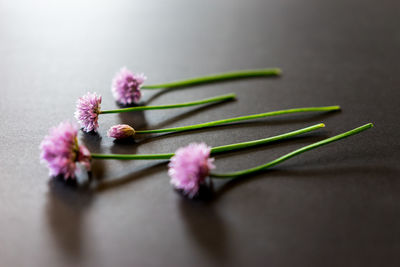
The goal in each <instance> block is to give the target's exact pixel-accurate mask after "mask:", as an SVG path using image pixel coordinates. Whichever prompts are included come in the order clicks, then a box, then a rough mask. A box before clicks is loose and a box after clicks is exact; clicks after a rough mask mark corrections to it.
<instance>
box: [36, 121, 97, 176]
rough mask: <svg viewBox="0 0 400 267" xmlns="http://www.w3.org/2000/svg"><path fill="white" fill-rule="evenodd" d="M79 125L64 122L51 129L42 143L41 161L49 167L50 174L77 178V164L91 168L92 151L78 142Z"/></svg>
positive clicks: (87, 168)
mask: <svg viewBox="0 0 400 267" xmlns="http://www.w3.org/2000/svg"><path fill="white" fill-rule="evenodd" d="M77 136H78V127H77V125H75V124H73V123H70V122H62V123H60V124H59V125H58V126H57V127H53V128H51V129H50V132H49V135H46V136H45V137H44V139H43V141H42V142H41V144H40V149H41V154H40V159H41V162H42V163H44V164H46V165H47V167H48V168H49V174H50V176H58V175H63V176H64V178H65V179H69V178H71V179H72V178H75V177H76V171H77V164H81V165H82V166H84V167H85V168H86V170H87V171H89V170H90V152H89V150H88V149H87V148H86V147H85V146H83V145H79V144H78V138H77Z"/></svg>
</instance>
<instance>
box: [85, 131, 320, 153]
mask: <svg viewBox="0 0 400 267" xmlns="http://www.w3.org/2000/svg"><path fill="white" fill-rule="evenodd" d="M322 127H325V125H324V124H323V123H320V124H316V125H313V126H310V127H306V128H303V129H299V130H296V131H292V132H289V133H285V134H280V135H276V136H272V137H268V138H264V139H259V140H253V141H248V142H242V143H236V144H231V145H224V146H217V147H214V148H212V149H211V154H212V155H214V154H218V153H222V152H228V151H234V150H240V149H244V148H249V147H255V146H259V145H263V144H268V143H271V142H274V141H278V140H283V139H287V138H290V137H294V136H297V135H300V134H303V133H307V132H311V131H314V130H317V129H320V128H322ZM173 155H174V153H165V154H147V155H146V154H142V155H137V154H95V153H93V154H91V156H92V158H94V159H121V160H149V159H170V158H171V157H172V156H173Z"/></svg>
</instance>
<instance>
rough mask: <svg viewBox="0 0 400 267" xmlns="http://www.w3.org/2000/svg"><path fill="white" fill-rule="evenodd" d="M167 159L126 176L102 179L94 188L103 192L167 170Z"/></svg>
mask: <svg viewBox="0 0 400 267" xmlns="http://www.w3.org/2000/svg"><path fill="white" fill-rule="evenodd" d="M166 163H167V161H165V160H164V161H158V162H152V163H150V164H148V165H146V166H144V167H142V168H140V169H138V170H136V171H134V172H132V173H130V174H128V175H126V176H124V177H120V178H116V179H112V180H107V181H102V182H99V183H96V184H95V185H94V186H92V189H93V190H94V191H95V192H97V193H100V192H103V191H106V190H110V189H113V188H116V187H120V186H123V185H125V184H128V183H131V182H134V181H136V180H138V179H141V178H144V177H146V176H149V175H152V174H154V173H157V172H160V171H165V170H166V167H165V165H166Z"/></svg>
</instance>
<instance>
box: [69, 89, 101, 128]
mask: <svg viewBox="0 0 400 267" xmlns="http://www.w3.org/2000/svg"><path fill="white" fill-rule="evenodd" d="M100 106H101V96H100V95H97V94H96V93H87V94H86V95H84V96H82V97H80V98H79V99H78V101H77V102H76V111H75V118H76V120H77V121H78V122H79V124H80V125H81V126H82V129H83V130H84V131H85V132H90V131H96V130H97V129H98V128H99V122H98V120H99V114H100V111H101V110H100Z"/></svg>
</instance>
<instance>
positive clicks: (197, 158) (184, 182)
mask: <svg viewBox="0 0 400 267" xmlns="http://www.w3.org/2000/svg"><path fill="white" fill-rule="evenodd" d="M210 152H211V147H209V146H207V145H206V144H205V143H199V144H197V143H191V144H189V145H188V146H186V147H182V148H179V149H178V150H177V151H176V152H175V155H174V156H173V157H172V158H171V161H170V163H169V164H168V167H169V169H168V174H169V176H170V177H171V180H170V182H171V184H172V185H173V186H174V187H175V188H176V189H178V190H182V191H183V193H184V194H186V195H188V196H189V197H190V198H192V197H194V196H195V195H196V194H197V192H198V191H199V188H200V185H201V184H204V183H205V180H206V178H207V176H208V175H209V173H210V170H211V169H214V168H215V166H214V164H213V161H214V158H210Z"/></svg>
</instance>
